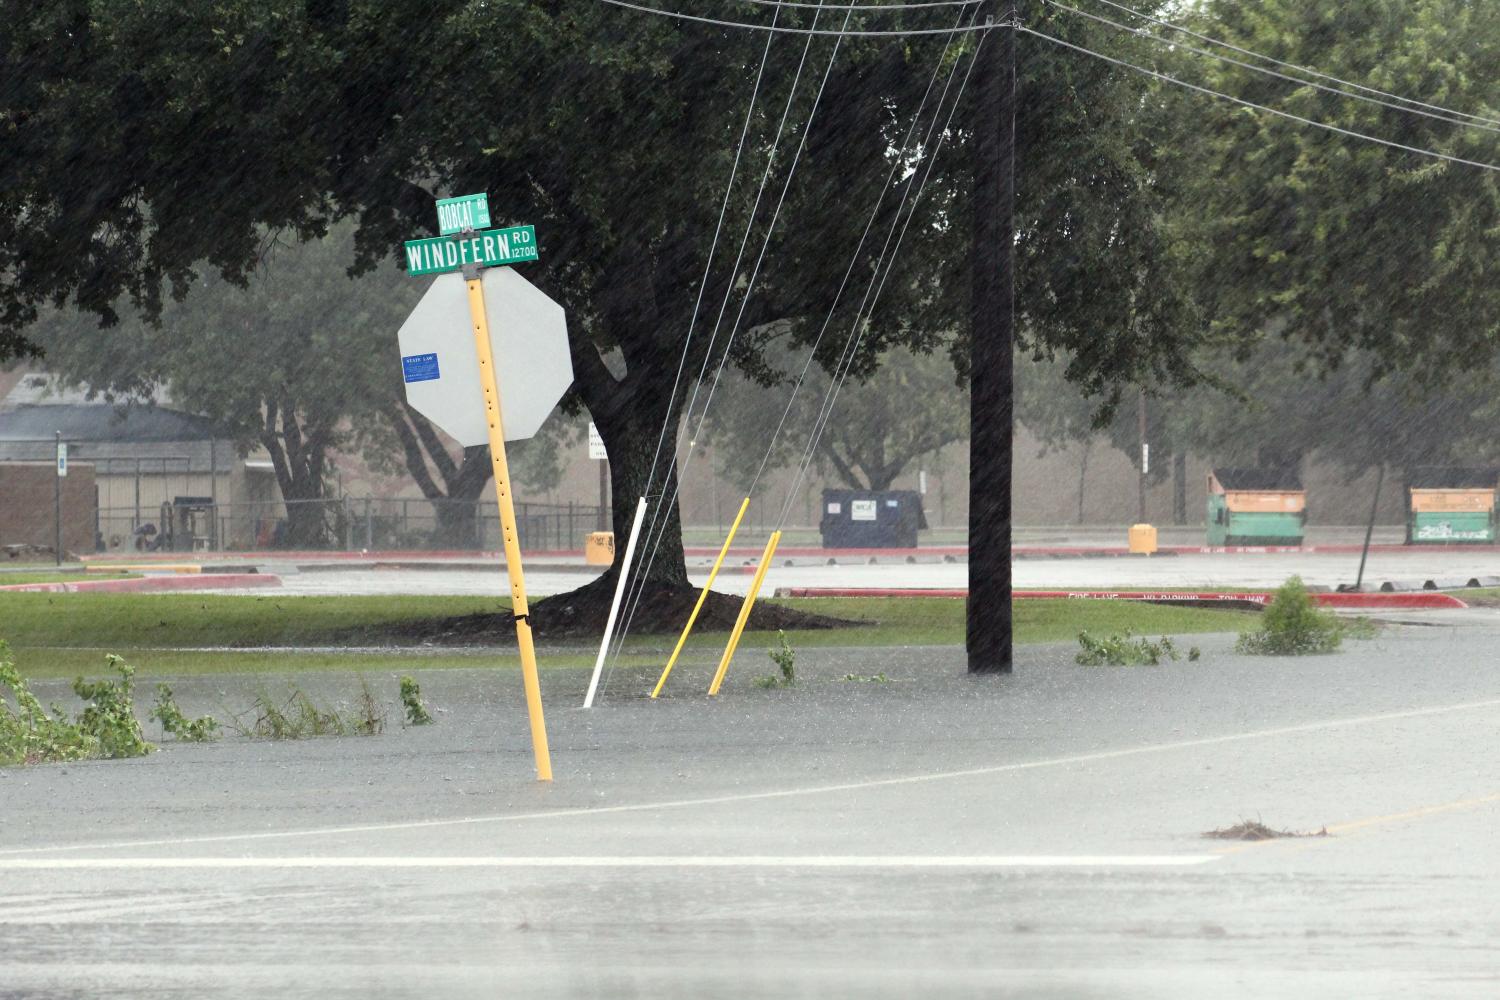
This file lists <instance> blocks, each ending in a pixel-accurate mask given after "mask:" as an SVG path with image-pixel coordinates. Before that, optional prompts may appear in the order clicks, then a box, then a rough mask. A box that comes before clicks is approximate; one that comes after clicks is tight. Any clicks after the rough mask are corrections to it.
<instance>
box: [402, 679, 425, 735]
mask: <svg viewBox="0 0 1500 1000" xmlns="http://www.w3.org/2000/svg"><path fill="white" fill-rule="evenodd" d="M401 705H402V707H404V708H405V709H406V724H407V725H409V726H427V725H431V724H432V713H430V712H428V711H427V706H426V705H425V704H423V702H422V689H421V687H419V686H418V685H417V681H416V678H414V677H411V676H406V677H402V678H401Z"/></svg>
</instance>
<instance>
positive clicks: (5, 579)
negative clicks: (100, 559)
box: [0, 569, 141, 587]
mask: <svg viewBox="0 0 1500 1000" xmlns="http://www.w3.org/2000/svg"><path fill="white" fill-rule="evenodd" d="M140 575H141V574H140V573H123V572H112V573H98V572H96V573H84V572H82V571H81V570H72V571H69V570H65V569H64V570H54V571H53V572H50V573H47V572H36V573H10V572H5V573H0V587H9V586H12V585H19V584H23V583H81V582H83V581H84V580H133V579H135V578H136V577H138V576H140Z"/></svg>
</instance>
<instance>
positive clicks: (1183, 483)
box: [1172, 451, 1187, 526]
mask: <svg viewBox="0 0 1500 1000" xmlns="http://www.w3.org/2000/svg"><path fill="white" fill-rule="evenodd" d="M1172 523H1173V524H1176V525H1179V526H1181V525H1184V524H1187V452H1184V451H1179V452H1177V453H1176V454H1175V455H1173V456H1172Z"/></svg>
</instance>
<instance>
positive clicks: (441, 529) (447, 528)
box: [432, 497, 484, 551]
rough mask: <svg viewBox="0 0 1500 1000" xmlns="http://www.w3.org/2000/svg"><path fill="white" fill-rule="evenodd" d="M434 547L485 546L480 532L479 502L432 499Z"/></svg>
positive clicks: (453, 548)
mask: <svg viewBox="0 0 1500 1000" xmlns="http://www.w3.org/2000/svg"><path fill="white" fill-rule="evenodd" d="M432 510H433V514H434V516H435V527H434V529H433V532H432V545H433V547H434V548H437V549H443V550H451V551H461V550H475V551H477V550H479V549H482V548H484V539H483V538H481V537H480V532H479V504H478V503H476V502H475V500H472V499H471V500H462V499H458V498H455V497H443V498H442V499H439V500H433V501H432Z"/></svg>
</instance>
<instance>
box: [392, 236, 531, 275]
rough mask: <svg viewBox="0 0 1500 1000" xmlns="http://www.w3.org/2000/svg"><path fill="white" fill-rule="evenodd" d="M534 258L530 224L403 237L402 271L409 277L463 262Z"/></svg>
mask: <svg viewBox="0 0 1500 1000" xmlns="http://www.w3.org/2000/svg"><path fill="white" fill-rule="evenodd" d="M536 259H537V249H536V230H535V229H533V228H532V227H531V226H511V227H510V228H509V229H487V230H485V231H484V232H477V233H472V234H465V235H462V236H434V237H431V238H429V239H425V240H407V241H406V273H407V274H409V275H411V276H412V277H417V276H419V275H423V274H442V273H444V272H447V271H457V270H458V269H459V268H461V267H463V266H464V265H465V264H478V265H479V266H481V267H494V266H499V265H505V264H524V263H526V262H528V261H533V260H536Z"/></svg>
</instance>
